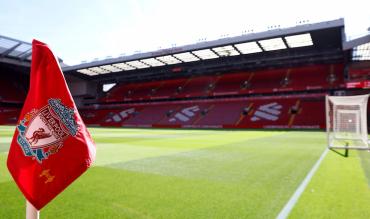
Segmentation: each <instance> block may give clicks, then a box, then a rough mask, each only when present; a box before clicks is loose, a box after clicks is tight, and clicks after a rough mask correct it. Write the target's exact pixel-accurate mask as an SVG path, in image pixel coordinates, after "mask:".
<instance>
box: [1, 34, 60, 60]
mask: <svg viewBox="0 0 370 219" xmlns="http://www.w3.org/2000/svg"><path fill="white" fill-rule="evenodd" d="M31 59H32V44H31V43H28V42H24V41H21V40H17V39H13V38H10V37H6V36H1V35H0V63H7V64H14V65H17V66H24V67H29V66H30V63H31ZM58 60H59V62H60V63H61V66H65V65H64V64H63V60H62V59H60V58H58Z"/></svg>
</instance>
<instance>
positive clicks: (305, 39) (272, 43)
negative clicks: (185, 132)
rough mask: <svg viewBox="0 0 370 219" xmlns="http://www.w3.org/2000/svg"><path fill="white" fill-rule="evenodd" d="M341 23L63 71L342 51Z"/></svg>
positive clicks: (121, 70)
mask: <svg viewBox="0 0 370 219" xmlns="http://www.w3.org/2000/svg"><path fill="white" fill-rule="evenodd" d="M343 27H344V20H343V19H338V20H333V21H326V22H320V23H315V24H304V25H299V26H295V27H290V28H284V29H274V30H269V31H265V32H260V33H250V34H247V35H242V36H237V37H228V38H222V39H218V40H214V41H208V42H201V43H196V44H192V45H186V46H181V47H173V48H168V49H162V50H158V51H152V52H146V53H139V54H134V55H130V56H122V57H118V58H109V59H105V60H100V61H94V62H90V63H82V64H79V65H75V66H68V67H65V68H63V70H64V71H65V72H69V73H74V74H80V75H86V76H90V77H99V76H102V75H105V77H107V75H108V74H109V75H110V74H112V75H115V76H117V75H123V74H132V72H139V71H144V70H147V71H148V70H154V69H159V68H165V67H167V68H168V67H171V68H173V67H175V66H177V65H182V64H186V63H200V62H205V61H208V60H218V59H224V58H226V57H230V58H231V57H237V56H243V57H248V56H249V57H262V56H265V55H266V54H271V53H273V52H279V53H281V52H282V51H289V52H292V51H295V50H297V51H301V50H302V48H303V49H304V50H308V51H310V50H312V49H313V48H315V49H321V50H323V48H329V47H330V48H334V49H338V48H339V49H340V50H341V49H342V34H343Z"/></svg>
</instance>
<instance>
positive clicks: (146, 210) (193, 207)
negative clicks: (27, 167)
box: [0, 126, 370, 219]
mask: <svg viewBox="0 0 370 219" xmlns="http://www.w3.org/2000/svg"><path fill="white" fill-rule="evenodd" d="M89 130H90V132H91V134H92V136H93V137H94V140H95V141H96V144H97V148H98V151H97V159H96V162H95V164H94V166H93V167H92V168H90V169H89V170H88V171H87V172H86V173H85V174H84V175H82V176H81V177H80V178H79V179H78V180H76V181H75V182H74V183H73V184H72V185H71V186H70V187H68V188H67V189H66V190H65V191H64V192H63V193H62V194H60V195H59V196H58V197H57V198H56V199H55V200H53V201H52V202H51V203H49V204H48V205H47V206H46V207H45V208H43V209H42V211H41V218H79V219H80V218H275V217H276V216H277V215H278V213H279V212H280V210H281V209H282V208H283V206H284V205H285V203H286V202H287V201H288V200H289V198H290V196H291V195H292V194H293V193H294V191H295V190H296V188H297V187H298V186H299V184H300V183H301V181H302V180H303V179H304V178H305V176H306V175H307V173H308V172H309V170H310V169H311V168H312V166H313V165H314V163H315V162H316V160H317V159H318V158H319V157H320V155H321V153H322V152H323V150H324V149H325V145H326V142H325V134H324V133H323V132H296V131H291V132H287V131H215V130H161V129H158V130H151V129H108V128H90V129H89ZM13 132H14V127H7V126H0V218H24V204H25V201H24V198H23V196H22V194H21V193H20V192H19V190H18V188H17V187H16V185H15V183H14V182H13V181H12V179H11V177H10V176H9V174H8V171H7V168H6V165H5V162H6V156H7V150H8V147H9V143H10V141H11V138H12V135H13ZM367 163H370V159H369V155H368V154H363V155H362V156H358V155H357V152H356V153H351V157H349V158H343V157H341V156H340V155H338V154H335V153H332V152H331V153H329V154H328V157H327V158H326V159H325V160H324V162H323V164H322V166H321V167H320V168H319V170H318V172H317V174H316V175H315V176H314V178H313V180H312V182H311V183H310V184H309V189H308V190H307V191H305V193H304V194H303V196H302V199H300V201H299V203H298V205H297V207H296V208H295V209H294V210H293V213H292V215H291V217H293V218H301V217H306V218H317V217H321V216H322V215H323V216H322V217H323V218H330V217H334V216H335V218H341V217H342V218H348V217H352V216H353V217H352V218H354V217H356V218H359V217H361V216H369V215H370V210H367V209H368V208H365V209H364V211H366V212H362V214H360V213H358V212H359V209H362V207H363V206H365V204H368V203H370V202H369V201H370V199H369V198H370V193H369V191H368V184H367V180H366V174H365V172H366V171H367V169H366V168H363V167H367V166H368V165H367ZM342 167H343V168H342ZM367 168H369V167H367ZM347 171H348V172H350V174H348V173H347V174H346V172H347ZM338 179H341V180H345V181H342V182H343V183H340V182H335V180H338ZM354 187H355V188H354ZM347 189H350V192H351V193H348V194H347V193H346V190H347ZM311 191H315V192H311ZM333 194H338V196H337V195H333ZM343 194H345V195H346V196H351V197H350V199H348V200H349V202H347V201H346V200H342V197H341V196H342V195H343ZM315 195H316V196H315ZM330 195H331V196H333V197H332V198H326V197H328V196H330ZM323 197H324V198H323ZM317 199H318V200H317ZM327 199H329V200H327ZM355 200H356V201H357V202H354V201H355ZM328 201H329V206H330V209H329V207H327V206H328V203H327V202H328ZM351 202H353V203H355V204H356V205H359V207H357V208H355V207H354V208H350V209H347V211H348V212H347V213H346V214H342V211H344V210H338V214H336V212H335V211H334V210H333V209H336V207H341V206H343V205H345V204H351ZM333 211H334V213H333ZM364 218H365V217H364Z"/></svg>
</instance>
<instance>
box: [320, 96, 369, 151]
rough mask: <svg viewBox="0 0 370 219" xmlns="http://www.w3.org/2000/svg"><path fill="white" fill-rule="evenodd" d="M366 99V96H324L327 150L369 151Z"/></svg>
mask: <svg viewBox="0 0 370 219" xmlns="http://www.w3.org/2000/svg"><path fill="white" fill-rule="evenodd" d="M368 98H369V95H368V94H367V95H357V96H326V100H325V102H326V132H327V138H328V147H329V148H336V149H365V150H368V149H370V148H369V141H368V132H367V102H368Z"/></svg>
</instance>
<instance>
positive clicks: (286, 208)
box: [276, 148, 329, 219]
mask: <svg viewBox="0 0 370 219" xmlns="http://www.w3.org/2000/svg"><path fill="white" fill-rule="evenodd" d="M328 151H329V149H328V148H326V149H325V151H324V152H323V153H322V154H321V156H320V158H319V159H318V160H317V161H316V163H315V165H314V166H313V167H312V169H311V170H310V172H309V173H308V174H307V176H306V178H304V180H303V181H302V183H301V184H300V185H299V187H298V189H297V190H296V191H295V192H294V194H293V195H292V197H290V199H289V201H288V202H287V203H286V204H285V206H284V208H283V209H282V210H281V211H280V213H279V215H278V216H277V217H276V219H286V218H288V216H289V214H290V212H291V211H292V209H293V207H294V206H295V205H296V203H297V201H298V199H299V197H301V195H302V193H303V191H304V190H305V189H306V187H307V185H308V183H309V182H310V181H311V178H312V176H313V175H314V174H315V172H316V170H317V169H318V168H319V166H320V164H321V161H322V160H323V159H324V157H325V156H326V154H327V153H328Z"/></svg>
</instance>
